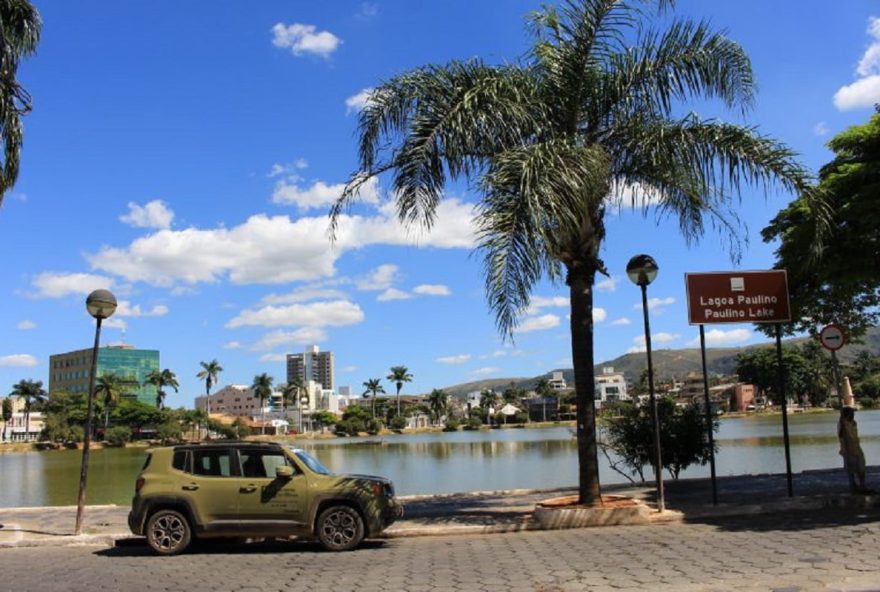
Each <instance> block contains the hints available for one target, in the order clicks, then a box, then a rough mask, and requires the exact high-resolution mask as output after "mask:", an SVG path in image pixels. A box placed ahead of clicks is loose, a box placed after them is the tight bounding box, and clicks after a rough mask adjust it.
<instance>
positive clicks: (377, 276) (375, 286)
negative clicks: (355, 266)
mask: <svg viewBox="0 0 880 592" xmlns="http://www.w3.org/2000/svg"><path fill="white" fill-rule="evenodd" d="M399 272H400V269H399V268H398V267H397V266H396V265H391V264H390V263H385V264H383V265H380V266H379V267H377V268H375V269H371V270H370V272H369V273H368V274H367V275H365V276H363V277H361V278H358V279H357V280H355V286H356V287H357V289H358V290H365V291H376V290H387V289H388V288H390V287H391V286H393V285H394V282H395V281H397V279H398V277H399V276H400V273H399Z"/></svg>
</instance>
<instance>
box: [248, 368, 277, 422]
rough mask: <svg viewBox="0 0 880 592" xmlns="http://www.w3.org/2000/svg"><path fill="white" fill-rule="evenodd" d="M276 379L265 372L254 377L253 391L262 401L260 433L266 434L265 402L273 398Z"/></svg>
mask: <svg viewBox="0 0 880 592" xmlns="http://www.w3.org/2000/svg"><path fill="white" fill-rule="evenodd" d="M273 380H274V379H273V378H272V377H271V376H269V375H268V374H266V373H265V372H263V373H262V374H257V375H256V376H254V383H253V384H252V385H251V389H253V391H254V394H255V395H256V396H257V398H258V399H259V400H260V425H261V430H260V433H261V434H264V435H265V433H266V424H265V421H264V419H263V418H264V409H263V408H264V405H263V403H264V401H265V400H266V399H268V398H269V397H271V396H272V381H273Z"/></svg>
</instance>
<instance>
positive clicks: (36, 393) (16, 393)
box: [9, 380, 47, 438]
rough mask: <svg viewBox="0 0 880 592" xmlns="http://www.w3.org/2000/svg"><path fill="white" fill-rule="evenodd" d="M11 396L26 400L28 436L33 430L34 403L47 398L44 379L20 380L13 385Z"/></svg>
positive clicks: (26, 433) (25, 421)
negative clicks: (32, 414) (32, 413)
mask: <svg viewBox="0 0 880 592" xmlns="http://www.w3.org/2000/svg"><path fill="white" fill-rule="evenodd" d="M9 396H10V397H18V398H19V399H21V400H22V401H24V425H25V428H24V433H25V437H26V438H27V437H28V436H29V434H30V432H31V409H33V406H34V403H39V402H41V401H45V400H46V397H47V395H46V391H45V389H43V381H42V380H19V381H18V383H16V384H15V385H13V386H12V392H11V393H9Z"/></svg>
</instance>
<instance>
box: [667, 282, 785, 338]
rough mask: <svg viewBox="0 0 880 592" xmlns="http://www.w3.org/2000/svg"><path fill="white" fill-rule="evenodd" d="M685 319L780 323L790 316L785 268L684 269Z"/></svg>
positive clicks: (693, 321) (700, 322)
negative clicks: (761, 269)
mask: <svg viewBox="0 0 880 592" xmlns="http://www.w3.org/2000/svg"><path fill="white" fill-rule="evenodd" d="M684 281H685V284H686V286H687V297H688V323H690V324H691V325H712V324H716V323H782V322H786V321H790V320H791V312H790V311H789V306H788V278H787V276H786V273H785V270H782V269H780V270H772V271H717V272H710V273H686V274H684Z"/></svg>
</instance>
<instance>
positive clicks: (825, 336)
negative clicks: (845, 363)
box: [819, 325, 846, 351]
mask: <svg viewBox="0 0 880 592" xmlns="http://www.w3.org/2000/svg"><path fill="white" fill-rule="evenodd" d="M819 343H821V344H822V347H824V348H825V349H829V350H831V351H837V350H839V349H840V348H842V347H843V344H845V343H846V337H845V336H844V334H843V329H841V328H840V327H838V326H837V325H826V326H825V327H823V328H822V330H821V331H820V332H819Z"/></svg>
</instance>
